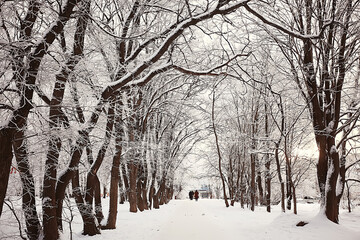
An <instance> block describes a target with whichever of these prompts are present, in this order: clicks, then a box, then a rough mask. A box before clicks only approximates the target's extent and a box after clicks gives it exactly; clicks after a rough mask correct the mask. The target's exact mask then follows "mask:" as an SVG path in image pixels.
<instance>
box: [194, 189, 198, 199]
mask: <svg viewBox="0 0 360 240" xmlns="http://www.w3.org/2000/svg"><path fill="white" fill-rule="evenodd" d="M194 197H195V200H196V201H197V200H198V199H199V192H198V190H195V193H194Z"/></svg>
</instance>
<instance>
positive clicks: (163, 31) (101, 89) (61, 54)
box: [0, 0, 244, 239]
mask: <svg viewBox="0 0 360 240" xmlns="http://www.w3.org/2000/svg"><path fill="white" fill-rule="evenodd" d="M243 5H244V2H242V1H235V2H232V3H231V4H229V1H220V2H217V1H211V2H206V4H203V3H197V4H190V3H189V2H188V1H185V2H181V3H171V4H169V3H168V2H167V1H151V0H144V1H140V0H134V1H123V2H122V1H100V2H95V1H90V0H87V1H80V0H68V1H56V2H53V1H37V0H34V1H27V2H18V1H5V2H2V3H1V21H2V24H1V28H2V30H1V31H2V36H3V38H2V41H1V44H2V50H1V51H2V53H1V54H2V58H3V60H4V61H3V66H2V77H3V79H4V83H3V85H2V88H1V94H2V95H1V98H2V103H1V115H2V117H3V121H2V128H1V130H0V131H1V134H0V146H1V148H0V159H1V164H0V166H1V169H0V175H1V179H0V180H1V181H0V184H1V186H0V212H2V207H3V203H4V199H5V194H6V190H7V185H8V179H9V172H10V171H9V170H10V166H11V164H12V158H13V156H15V159H16V164H17V166H18V170H19V172H20V177H21V181H22V185H23V212H24V215H25V219H26V228H27V231H26V232H27V234H28V237H29V239H38V238H39V236H40V235H41V232H43V234H44V238H45V239H57V238H58V236H59V234H58V231H57V229H59V230H62V212H63V202H64V198H65V195H66V193H67V191H68V190H67V189H68V187H69V184H70V183H71V187H72V195H73V196H74V198H75V201H76V203H77V206H78V209H79V211H80V214H81V216H82V219H83V222H84V234H89V235H94V234H98V233H99V232H100V231H99V227H100V226H99V223H100V221H101V220H102V218H103V213H102V211H101V200H100V186H101V185H100V181H99V177H98V171H99V169H100V168H101V166H102V165H103V162H104V159H105V158H107V159H109V158H110V159H112V164H111V168H110V169H111V170H110V172H111V182H110V211H109V217H108V219H107V223H106V224H105V225H104V226H103V228H108V229H109V228H110V229H111V228H115V223H116V213H117V210H116V209H117V203H118V188H119V186H120V189H121V190H122V191H121V192H122V193H124V194H125V195H124V194H122V195H120V198H122V200H124V199H127V200H128V201H129V202H130V211H132V212H136V211H137V210H138V209H139V210H141V211H142V210H144V209H147V208H151V207H155V208H158V207H159V205H160V204H163V203H165V202H167V201H168V200H169V199H171V197H172V193H173V184H174V183H173V180H174V179H173V176H174V172H175V171H176V169H177V167H178V166H179V164H180V163H181V160H182V159H183V157H184V156H186V154H187V153H188V152H189V151H190V150H191V148H192V145H193V144H194V142H196V141H197V136H196V135H195V134H196V132H197V131H198V130H197V129H196V128H193V127H192V126H193V125H194V122H193V121H191V120H189V119H188V118H186V115H184V113H183V111H185V110H186V108H185V107H183V106H182V105H181V103H182V102H184V101H185V100H186V99H188V98H190V96H191V95H192V92H193V89H192V88H194V84H193V83H191V84H190V80H192V79H184V77H181V75H180V74H179V73H170V72H169V70H171V69H175V70H177V72H180V73H181V72H188V71H190V70H189V69H186V68H183V67H182V64H184V63H186V59H187V55H186V54H187V52H186V51H187V46H188V43H187V41H189V40H190V39H191V38H192V37H193V36H192V35H193V33H192V32H191V31H189V30H190V27H192V26H196V25H197V24H199V23H200V22H202V21H205V20H208V19H211V18H213V17H214V16H216V15H226V14H229V13H231V12H233V11H234V10H236V9H238V8H240V7H241V6H243ZM164 23H170V24H164ZM221 66H223V65H220V66H219V67H215V68H214V69H211V70H209V71H206V72H205V73H203V72H198V74H200V75H203V74H204V75H207V74H212V73H213V72H215V71H216V70H217V69H219V68H220V67H221ZM167 72H168V73H167ZM154 77H156V79H157V81H156V82H154V83H151V84H150V83H149V82H150V80H151V79H153V78H154ZM195 90H196V89H195ZM170 98H171V101H170V100H169V99H170ZM176 99H178V102H174V101H175V100H176ZM39 143H41V145H42V146H41V149H39V148H38V147H39V145H38V144H39ZM44 149H45V151H44ZM109 149H112V151H109ZM37 150H40V151H39V152H37ZM36 158H40V159H42V160H43V161H41V163H40V164H39V165H41V168H40V169H42V170H43V179H42V183H40V184H41V186H40V189H41V196H42V224H40V221H39V217H38V212H37V209H36V204H35V203H36V202H35V201H36V199H35V196H36V194H35V192H36V189H35V180H34V171H32V169H34V165H35V164H36V163H34V160H35V159H36ZM79 166H85V169H86V183H84V184H86V186H81V185H80V181H79V179H81V174H80V172H79ZM80 170H81V169H80ZM36 174H41V172H40V173H38V172H36ZM82 174H83V173H82ZM106 174H109V173H106ZM82 189H84V191H82ZM94 202H95V207H94Z"/></svg>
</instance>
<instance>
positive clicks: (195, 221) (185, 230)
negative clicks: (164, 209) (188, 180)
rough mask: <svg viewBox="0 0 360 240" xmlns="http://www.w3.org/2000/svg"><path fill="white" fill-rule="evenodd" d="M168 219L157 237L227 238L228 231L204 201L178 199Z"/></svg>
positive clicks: (180, 238) (174, 238) (210, 239)
mask: <svg viewBox="0 0 360 240" xmlns="http://www.w3.org/2000/svg"><path fill="white" fill-rule="evenodd" d="M169 218H170V219H169V221H168V223H167V224H165V225H164V226H163V227H162V228H161V229H160V231H159V236H158V239H173V240H184V239H207V240H215V239H217V240H219V239H228V237H229V236H228V235H229V233H228V232H227V231H226V229H225V228H224V226H223V225H222V224H219V221H221V220H219V219H218V216H217V215H216V214H215V213H214V212H211V209H210V208H209V206H208V205H206V201H201V200H200V201H198V202H196V201H195V200H193V201H190V200H189V201H178V202H176V208H175V209H174V211H173V213H172V214H171V215H170V216H169Z"/></svg>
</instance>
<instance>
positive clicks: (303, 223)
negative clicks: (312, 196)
mask: <svg viewBox="0 0 360 240" xmlns="http://www.w3.org/2000/svg"><path fill="white" fill-rule="evenodd" d="M306 224H308V222H304V221H300V222H298V224H296V226H297V227H303V226H305V225H306Z"/></svg>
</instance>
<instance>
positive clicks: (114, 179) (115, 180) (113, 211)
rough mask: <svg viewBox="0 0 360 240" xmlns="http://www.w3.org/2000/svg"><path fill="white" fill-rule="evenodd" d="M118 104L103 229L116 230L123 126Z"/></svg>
mask: <svg viewBox="0 0 360 240" xmlns="http://www.w3.org/2000/svg"><path fill="white" fill-rule="evenodd" d="M119 105H120V104H119V103H118V104H117V105H116V114H117V115H116V118H115V133H116V137H115V154H114V157H113V164H112V167H111V182H110V200H109V201H110V202H109V205H110V206H109V216H108V220H107V223H106V226H105V227H104V228H105V229H115V228H116V217H117V205H118V186H119V180H120V160H121V153H122V141H123V135H124V131H123V126H122V125H121V116H122V114H121V108H120V106H119Z"/></svg>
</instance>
